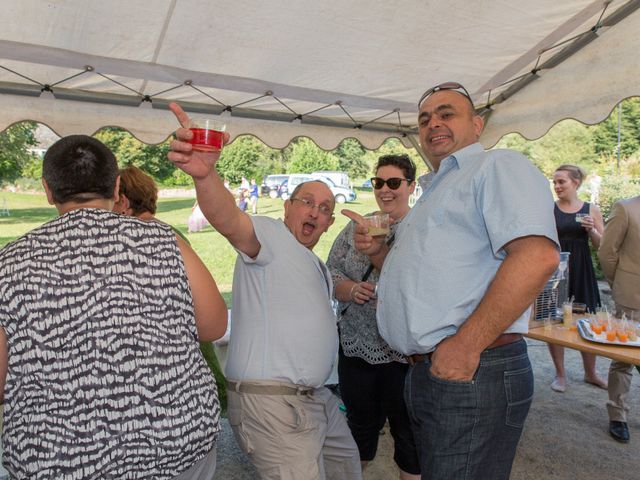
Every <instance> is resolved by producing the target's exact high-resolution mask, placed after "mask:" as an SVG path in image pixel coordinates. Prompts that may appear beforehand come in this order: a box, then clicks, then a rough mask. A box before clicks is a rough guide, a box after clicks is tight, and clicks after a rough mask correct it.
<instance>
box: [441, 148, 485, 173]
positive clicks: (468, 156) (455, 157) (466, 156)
mask: <svg viewBox="0 0 640 480" xmlns="http://www.w3.org/2000/svg"><path fill="white" fill-rule="evenodd" d="M483 152H484V147H483V146H482V145H481V144H480V143H479V142H476V143H472V144H471V145H467V146H466V147H464V148H461V149H460V150H458V151H457V152H454V153H452V154H451V155H449V156H448V157H447V158H446V159H445V161H446V160H447V159H448V158H451V159H452V161H453V162H455V163H456V164H457V165H458V168H462V167H464V166H465V165H467V164H469V163H470V162H471V161H472V160H473V157H475V156H476V155H478V154H479V153H483Z"/></svg>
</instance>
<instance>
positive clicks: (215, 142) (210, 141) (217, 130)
mask: <svg viewBox="0 0 640 480" xmlns="http://www.w3.org/2000/svg"><path fill="white" fill-rule="evenodd" d="M226 128H227V126H226V125H225V124H224V123H223V122H221V121H219V120H212V119H210V118H192V119H191V120H190V121H189V130H191V132H192V133H193V138H192V139H191V141H190V142H189V143H190V144H192V145H193V149H194V150H199V151H201V152H219V151H220V150H222V147H223V145H224V131H225V130H226Z"/></svg>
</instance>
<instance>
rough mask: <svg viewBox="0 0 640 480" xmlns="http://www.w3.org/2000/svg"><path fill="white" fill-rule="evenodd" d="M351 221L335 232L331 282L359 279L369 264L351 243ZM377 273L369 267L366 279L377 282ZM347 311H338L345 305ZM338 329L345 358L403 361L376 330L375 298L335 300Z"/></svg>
mask: <svg viewBox="0 0 640 480" xmlns="http://www.w3.org/2000/svg"><path fill="white" fill-rule="evenodd" d="M354 225H355V224H354V222H349V223H348V224H347V226H346V227H344V229H343V230H342V231H341V232H340V233H339V234H338V236H337V238H336V240H335V242H334V243H333V246H332V247H331V252H329V258H328V260H327V267H329V271H330V272H331V277H332V279H333V285H334V295H335V288H336V286H337V285H338V284H339V283H340V282H342V281H344V280H353V281H357V282H359V281H361V280H362V276H363V275H364V274H365V272H366V271H367V269H368V268H369V265H370V264H371V263H370V262H369V257H368V256H367V255H364V254H362V253H360V252H358V251H357V250H356V248H355V247H354V245H353V229H354ZM397 226H398V223H395V224H392V225H391V229H390V230H391V232H390V234H389V236H391V235H393V234H394V233H395V231H396V228H397ZM379 274H380V272H379V271H378V270H377V269H375V268H374V269H373V270H372V272H371V274H370V275H369V277H368V278H367V280H366V281H367V282H370V283H377V282H378V276H379ZM347 306H349V308H348V309H347V311H346V312H345V313H344V314H342V313H341V312H342V311H343V310H344V309H345V308H346V307H347ZM338 316H339V318H338V328H339V330H340V344H341V346H342V350H343V352H344V354H345V355H346V356H348V357H360V358H362V359H364V360H366V361H367V362H368V363H371V364H378V363H388V362H393V361H402V362H403V361H404V356H403V355H402V354H401V353H399V352H396V351H395V350H393V349H392V348H391V347H390V346H389V345H388V344H387V342H385V341H384V339H383V338H382V337H381V336H380V333H379V332H378V324H377V322H376V305H375V300H369V301H368V302H367V303H365V304H363V305H358V304H357V303H355V302H338Z"/></svg>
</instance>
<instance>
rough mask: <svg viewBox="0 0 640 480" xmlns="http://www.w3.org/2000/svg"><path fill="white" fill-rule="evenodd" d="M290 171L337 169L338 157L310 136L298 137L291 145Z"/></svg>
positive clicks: (288, 167) (309, 171) (308, 171)
mask: <svg viewBox="0 0 640 480" xmlns="http://www.w3.org/2000/svg"><path fill="white" fill-rule="evenodd" d="M287 150H289V153H288V154H287V158H288V161H289V163H288V165H287V172H288V173H312V172H316V171H318V170H337V169H338V157H336V156H335V155H333V154H332V153H330V152H325V151H324V150H322V149H321V148H320V147H318V146H317V145H316V144H315V143H313V142H312V141H311V140H309V139H308V138H298V139H296V140H295V141H294V142H293V143H292V144H291V145H290V146H289V147H287Z"/></svg>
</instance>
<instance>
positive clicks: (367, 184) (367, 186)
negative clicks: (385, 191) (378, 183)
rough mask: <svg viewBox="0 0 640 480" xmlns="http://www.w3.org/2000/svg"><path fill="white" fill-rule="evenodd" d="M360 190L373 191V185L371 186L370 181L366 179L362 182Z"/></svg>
mask: <svg viewBox="0 0 640 480" xmlns="http://www.w3.org/2000/svg"><path fill="white" fill-rule="evenodd" d="M362 188H363V189H365V190H373V185H371V179H370V178H369V179H367V180H365V181H364V182H362Z"/></svg>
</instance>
